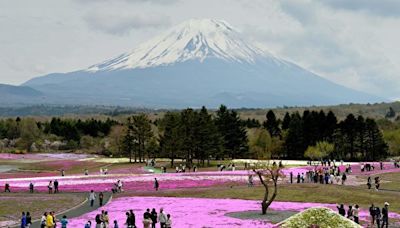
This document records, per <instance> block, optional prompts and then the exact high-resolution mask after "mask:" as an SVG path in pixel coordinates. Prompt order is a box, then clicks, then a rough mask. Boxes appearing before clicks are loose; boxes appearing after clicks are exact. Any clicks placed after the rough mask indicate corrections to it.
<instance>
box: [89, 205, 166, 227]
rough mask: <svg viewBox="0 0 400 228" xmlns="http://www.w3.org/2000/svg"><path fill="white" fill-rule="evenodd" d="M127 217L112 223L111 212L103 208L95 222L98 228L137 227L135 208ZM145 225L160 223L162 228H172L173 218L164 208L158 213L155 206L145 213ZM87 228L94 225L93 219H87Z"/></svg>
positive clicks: (151, 225) (152, 225)
mask: <svg viewBox="0 0 400 228" xmlns="http://www.w3.org/2000/svg"><path fill="white" fill-rule="evenodd" d="M125 215H126V219H125V221H124V222H121V221H118V220H114V221H113V222H112V223H111V220H110V217H109V214H108V212H107V211H105V210H102V211H101V213H100V214H97V215H96V216H95V219H94V224H95V227H96V228H119V227H122V225H123V226H124V227H127V228H136V227H137V226H136V216H135V213H134V212H133V210H130V211H128V212H126V214H125ZM142 223H143V227H144V228H150V227H151V228H155V227H156V226H157V224H158V223H159V227H160V228H171V227H172V219H171V215H170V214H166V213H165V212H164V210H163V208H161V209H160V211H159V212H158V213H157V211H156V209H155V208H153V209H152V210H151V211H150V209H149V208H148V209H147V210H146V212H144V214H143V220H142ZM84 227H85V228H91V227H92V221H90V220H89V221H87V222H86V224H85V226H84Z"/></svg>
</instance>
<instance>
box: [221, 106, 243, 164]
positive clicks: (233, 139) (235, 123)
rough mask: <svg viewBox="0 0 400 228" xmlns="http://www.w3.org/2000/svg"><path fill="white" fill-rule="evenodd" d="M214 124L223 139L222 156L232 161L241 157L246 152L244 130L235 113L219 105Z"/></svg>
mask: <svg viewBox="0 0 400 228" xmlns="http://www.w3.org/2000/svg"><path fill="white" fill-rule="evenodd" d="M215 123H216V125H217V127H218V131H219V133H220V135H221V136H222V139H223V156H224V157H225V156H227V155H229V156H230V157H231V158H232V159H235V158H237V157H243V156H244V155H245V153H247V152H248V144H247V141H248V140H247V133H246V129H245V127H244V125H243V123H242V121H241V120H240V117H239V115H238V114H237V112H235V111H229V110H228V109H227V108H226V106H224V105H221V107H220V109H219V110H218V111H217V118H216V120H215Z"/></svg>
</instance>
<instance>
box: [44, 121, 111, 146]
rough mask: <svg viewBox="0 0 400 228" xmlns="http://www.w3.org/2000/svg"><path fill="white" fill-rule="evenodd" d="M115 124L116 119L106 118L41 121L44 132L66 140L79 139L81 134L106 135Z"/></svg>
mask: <svg viewBox="0 0 400 228" xmlns="http://www.w3.org/2000/svg"><path fill="white" fill-rule="evenodd" d="M115 124H117V122H116V121H114V120H111V119H107V120H106V121H101V120H96V119H89V120H81V119H78V120H74V119H66V120H63V119H60V118H52V119H51V121H50V122H46V123H43V124H42V125H44V127H43V130H44V133H46V134H54V135H57V136H60V137H63V138H64V139H66V140H75V141H79V140H80V137H81V136H82V135H89V136H92V137H101V136H106V135H108V134H109V133H110V130H111V127H112V126H113V125H115Z"/></svg>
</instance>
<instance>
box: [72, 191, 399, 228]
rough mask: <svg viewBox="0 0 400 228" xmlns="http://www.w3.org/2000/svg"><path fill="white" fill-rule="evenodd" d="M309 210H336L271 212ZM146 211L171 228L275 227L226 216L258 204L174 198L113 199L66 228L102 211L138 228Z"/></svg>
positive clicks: (286, 205) (279, 207)
mask: <svg viewBox="0 0 400 228" xmlns="http://www.w3.org/2000/svg"><path fill="white" fill-rule="evenodd" d="M312 207H327V208H330V209H335V208H336V205H334V204H320V203H297V202H273V203H272V204H271V206H270V210H274V211H297V212H300V211H303V210H306V209H308V208H312ZM147 208H150V209H152V208H155V209H156V210H157V212H158V211H159V209H160V208H164V212H165V213H166V214H170V215H171V218H172V221H173V226H172V227H193V228H195V227H276V225H275V224H272V223H271V222H269V221H268V214H267V215H265V219H264V218H259V217H258V218H257V219H238V218H233V217H229V216H228V215H227V214H230V213H233V212H245V211H254V210H259V209H260V201H255V200H240V199H206V198H175V197H174V198H172V197H123V198H117V199H113V200H112V201H111V203H109V204H107V205H105V206H103V207H102V208H100V209H98V210H96V211H93V212H90V213H87V214H84V215H82V216H80V217H77V218H73V219H71V220H70V222H69V224H68V225H71V227H83V225H84V224H85V223H86V222H87V221H88V220H91V221H92V223H93V222H94V218H95V216H96V214H99V213H101V210H106V211H108V213H109V217H110V221H114V220H117V221H118V223H119V225H120V227H121V226H123V224H124V223H125V220H126V217H125V213H126V212H127V211H129V210H133V211H134V213H135V215H136V225H137V226H138V227H141V226H142V219H143V213H144V212H145V210H146V209H147ZM260 213H261V212H260ZM332 213H335V212H332ZM335 214H336V213H335ZM338 216H339V215H338ZM390 217H395V218H399V217H400V215H398V214H394V213H391V214H390ZM360 219H361V220H364V221H366V220H368V211H367V210H364V209H362V210H361V211H360ZM300 227H301V226H300ZM332 227H333V226H332ZM336 227H338V226H336ZM339 227H340V226H339Z"/></svg>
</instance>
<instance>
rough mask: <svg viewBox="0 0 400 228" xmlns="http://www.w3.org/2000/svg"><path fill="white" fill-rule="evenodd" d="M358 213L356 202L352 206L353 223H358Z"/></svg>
mask: <svg viewBox="0 0 400 228" xmlns="http://www.w3.org/2000/svg"><path fill="white" fill-rule="evenodd" d="M358 213H359V206H358V204H356V205H355V206H354V208H353V218H354V222H355V223H357V224H360V222H359V217H358Z"/></svg>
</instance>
